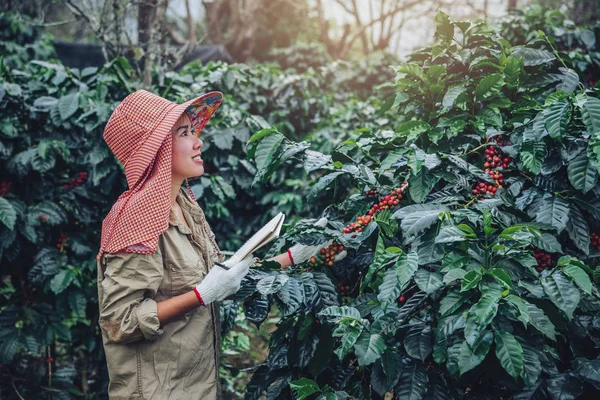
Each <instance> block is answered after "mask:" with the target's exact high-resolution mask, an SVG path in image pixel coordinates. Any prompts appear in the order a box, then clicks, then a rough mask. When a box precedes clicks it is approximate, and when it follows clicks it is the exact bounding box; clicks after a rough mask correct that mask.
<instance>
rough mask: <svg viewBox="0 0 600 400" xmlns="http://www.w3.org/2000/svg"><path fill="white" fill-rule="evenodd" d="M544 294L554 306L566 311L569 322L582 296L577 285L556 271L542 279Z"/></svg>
mask: <svg viewBox="0 0 600 400" xmlns="http://www.w3.org/2000/svg"><path fill="white" fill-rule="evenodd" d="M542 286H543V287H544V292H545V293H546V294H547V295H548V298H549V299H550V301H552V303H554V305H555V306H556V307H557V308H558V309H560V310H562V311H564V313H565V314H566V315H567V317H568V318H569V320H571V319H572V318H573V312H574V311H575V309H576V308H577V305H578V304H579V300H580V295H579V291H578V290H577V288H576V287H575V285H574V284H573V283H572V282H571V281H570V280H568V279H567V278H566V277H565V276H564V275H563V274H561V273H560V272H558V271H556V272H554V273H553V274H551V275H547V276H545V277H543V278H542Z"/></svg>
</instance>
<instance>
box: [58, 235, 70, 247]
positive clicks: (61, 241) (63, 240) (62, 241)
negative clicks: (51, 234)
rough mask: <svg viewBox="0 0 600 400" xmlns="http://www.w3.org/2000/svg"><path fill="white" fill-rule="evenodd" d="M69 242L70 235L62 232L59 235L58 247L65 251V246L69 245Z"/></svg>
mask: <svg viewBox="0 0 600 400" xmlns="http://www.w3.org/2000/svg"><path fill="white" fill-rule="evenodd" d="M68 242H69V237H68V236H67V235H66V234H64V233H62V232H61V233H59V235H58V242H57V243H56V248H57V249H58V250H59V251H63V250H64V248H65V247H66V246H67V244H68Z"/></svg>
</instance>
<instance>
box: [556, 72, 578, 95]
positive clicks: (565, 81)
mask: <svg viewBox="0 0 600 400" xmlns="http://www.w3.org/2000/svg"><path fill="white" fill-rule="evenodd" d="M558 70H559V71H560V73H561V74H562V82H560V83H559V84H558V85H556V90H558V91H561V92H565V93H572V92H574V91H575V89H577V85H579V75H578V74H577V72H575V71H573V70H572V69H570V68H563V67H560V68H559V69H558Z"/></svg>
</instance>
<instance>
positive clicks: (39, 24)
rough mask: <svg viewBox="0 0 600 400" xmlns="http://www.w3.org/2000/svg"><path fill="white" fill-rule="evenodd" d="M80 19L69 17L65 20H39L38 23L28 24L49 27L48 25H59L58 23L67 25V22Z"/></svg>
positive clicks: (70, 22)
mask: <svg viewBox="0 0 600 400" xmlns="http://www.w3.org/2000/svg"><path fill="white" fill-rule="evenodd" d="M80 20H81V19H79V18H75V19H69V20H66V21H55V22H39V23H35V22H34V23H32V24H30V26H41V27H49V26H60V25H67V24H72V23H73V22H78V21H80Z"/></svg>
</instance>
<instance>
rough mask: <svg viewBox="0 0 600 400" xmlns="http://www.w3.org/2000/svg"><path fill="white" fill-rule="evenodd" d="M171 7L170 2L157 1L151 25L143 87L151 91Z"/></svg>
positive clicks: (145, 58) (165, 0) (164, 0)
mask: <svg viewBox="0 0 600 400" xmlns="http://www.w3.org/2000/svg"><path fill="white" fill-rule="evenodd" d="M168 5H169V1H168V0H157V2H156V5H155V7H154V12H153V14H154V20H153V21H152V23H151V24H150V38H149V40H148V47H147V50H146V56H145V57H144V75H143V78H142V82H143V86H144V88H146V89H149V88H150V86H152V67H153V66H154V64H155V63H156V61H157V59H158V57H159V56H160V39H161V37H162V36H163V35H162V32H163V28H164V27H165V23H164V22H165V14H166V12H167V7H168Z"/></svg>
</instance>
